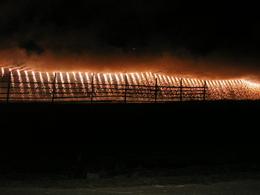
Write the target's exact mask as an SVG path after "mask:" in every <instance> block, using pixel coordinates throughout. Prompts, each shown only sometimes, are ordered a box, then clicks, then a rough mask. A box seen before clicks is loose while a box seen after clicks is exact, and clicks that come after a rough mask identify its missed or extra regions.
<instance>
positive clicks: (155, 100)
mask: <svg viewBox="0 0 260 195" xmlns="http://www.w3.org/2000/svg"><path fill="white" fill-rule="evenodd" d="M157 95H158V79H157V78H155V91H154V103H156V102H157Z"/></svg>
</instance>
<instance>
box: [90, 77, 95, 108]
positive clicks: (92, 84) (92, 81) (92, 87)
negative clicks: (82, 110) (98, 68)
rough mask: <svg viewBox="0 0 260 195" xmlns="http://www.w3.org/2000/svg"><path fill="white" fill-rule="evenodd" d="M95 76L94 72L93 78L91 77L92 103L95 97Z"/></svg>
mask: <svg viewBox="0 0 260 195" xmlns="http://www.w3.org/2000/svg"><path fill="white" fill-rule="evenodd" d="M94 77H95V74H94V73H93V74H92V78H91V97H90V98H91V99H90V102H91V104H92V103H93V97H94Z"/></svg>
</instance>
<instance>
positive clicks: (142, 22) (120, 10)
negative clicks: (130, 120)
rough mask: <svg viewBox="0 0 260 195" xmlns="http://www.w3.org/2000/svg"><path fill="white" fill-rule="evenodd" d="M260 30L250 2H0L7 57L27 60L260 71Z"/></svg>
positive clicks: (2, 50)
mask: <svg viewBox="0 0 260 195" xmlns="http://www.w3.org/2000/svg"><path fill="white" fill-rule="evenodd" d="M259 34H260V23H259V19H258V6H256V5H255V4H253V3H249V2H244V3H239V2H233V3H232V2H229V3H227V2H221V1H216V2H212V1H209V2H207V3H205V2H203V3H202V2H201V3H200V2H197V1H194V2H188V1H166V0H165V1H163V0H160V1H159V0H154V1H140V0H129V1H119V0H95V1H76V0H75V1H70V2H67V1H63V0H44V1H39V0H37V1H36V0H20V1H18V0H17V1H15V0H13V1H12V0H3V1H1V2H0V42H1V44H0V56H1V57H2V59H1V63H2V64H8V63H9V64H11V62H12V63H17V64H26V63H27V61H28V63H29V61H30V60H31V59H32V58H33V62H35V64H40V65H39V66H41V67H44V66H45V64H46V66H48V65H49V64H51V66H54V68H57V67H59V68H62V66H63V65H62V64H64V67H66V66H67V65H66V63H68V62H69V64H70V67H73V65H72V64H73V62H74V61H75V66H77V64H80V66H85V67H88V66H89V65H90V64H91V62H92V65H94V66H95V65H96V64H98V65H96V66H101V67H105V68H108V67H109V66H113V65H112V64H113V63H114V64H121V66H123V65H125V66H127V67H129V66H131V64H137V65H136V66H135V65H133V67H134V68H136V67H138V66H142V65H143V64H146V66H145V67H146V68H147V67H149V66H158V67H157V69H158V70H160V69H162V70H164V69H167V68H164V65H162V64H163V63H168V64H167V67H171V66H175V69H174V70H175V71H179V73H180V72H182V71H184V72H185V71H186V70H188V71H195V72H197V73H201V75H207V74H208V73H209V72H211V73H212V72H213V73H214V71H215V72H216V73H217V72H221V73H223V72H226V71H225V70H228V71H229V72H231V75H230V76H239V75H245V76H248V75H250V76H254V77H259V72H260V71H259V69H260V68H259V57H258V56H259V54H260V47H259V45H260V37H259ZM21 53H22V54H21ZM6 54H9V55H6ZM50 56H51V57H50ZM70 56H72V57H71V59H69V58H70ZM93 56H94V57H93ZM111 56H112V57H111ZM165 56H167V57H165ZM169 56H170V57H169ZM93 58H94V59H95V60H93ZM118 58H120V60H119V61H118V60H115V59H118ZM165 58H166V60H165ZM172 58H174V60H173V59H172ZM176 58H178V60H177V61H178V62H179V63H176V64H175V62H176ZM46 59H48V60H46ZM89 59H92V60H89ZM111 59H113V60H111ZM133 59H134V60H133ZM148 59H149V60H148ZM158 59H159V60H158ZM160 59H164V60H162V61H160ZM179 59H181V60H179ZM187 59H188V61H187ZM88 60H89V61H88ZM185 60H186V61H185ZM39 61H41V63H39ZM51 61H52V62H53V63H51ZM97 61H101V62H99V63H97ZM115 61H116V62H115ZM151 61H153V62H154V64H156V63H157V62H158V63H157V64H158V65H154V64H152V63H151ZM180 61H182V63H180ZM59 62H60V63H59ZM84 62H86V63H85V64H84ZM105 62H107V64H106V63H105ZM137 62H138V63H137ZM55 63H56V64H57V67H55V65H54V64H55ZM47 64H48V65H47ZM100 64H101V65H100ZM183 64H186V66H185V65H183ZM187 64H188V65H187ZM106 66H108V67H106ZM176 66H184V67H185V68H180V67H177V68H176ZM187 67H188V68H187ZM148 69H149V68H148ZM168 70H170V69H169V68H168ZM232 72H233V73H232Z"/></svg>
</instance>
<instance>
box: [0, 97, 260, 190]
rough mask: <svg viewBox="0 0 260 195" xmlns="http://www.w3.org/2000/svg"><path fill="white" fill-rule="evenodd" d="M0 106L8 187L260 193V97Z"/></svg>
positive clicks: (2, 168) (1, 164)
mask: <svg viewBox="0 0 260 195" xmlns="http://www.w3.org/2000/svg"><path fill="white" fill-rule="evenodd" d="M0 107H1V108H0V128H1V148H0V154H1V155H0V160H1V161H0V173H1V176H0V188H1V189H0V191H2V192H5V193H6V194H17V193H18V192H17V190H18V191H19V190H25V191H23V193H25V194H35V190H36V191H38V192H39V194H44V193H49V194H75V192H77V194H86V193H87V194H104V190H105V191H106V194H107V193H108V194H109V193H110V194H115V193H116V194H120V192H122V193H126V192H129V193H132V194H152V193H151V192H154V194H161V193H163V192H165V194H167V193H168V194H173V193H174V192H176V193H177V194H185V193H186V194H187V193H188V194H210V193H209V192H210V191H216V190H217V189H220V190H224V191H220V192H223V193H224V192H225V191H226V192H233V191H234V193H235V192H236V191H237V192H240V194H254V193H255V194H259V193H260V189H259V188H258V186H259V178H260V177H259V175H260V156H259V150H260V143H259V141H258V140H259V139H258V134H257V132H258V131H259V129H260V128H259V119H260V117H259V113H260V112H259V111H260V102H259V101H248V102H247V101H242V102H225V101H222V102H178V103H172V104H126V105H125V104H92V105H90V104H8V105H6V104H1V105H0ZM21 181H23V182H21ZM125 186H128V187H125ZM46 187H47V188H48V189H46ZM49 187H50V188H51V189H49ZM23 188H26V189H23ZM64 188H69V189H70V190H69V191H66V193H65V192H64V191H63V190H64ZM75 188H77V189H79V188H81V189H80V190H77V191H73V189H74V190H75ZM82 188H83V189H82ZM86 188H87V189H86ZM243 189H244V191H243ZM15 190H16V191H15ZM26 190H27V191H26ZM46 190H47V191H46ZM71 190H72V191H71ZM96 190H97V191H96ZM98 190H100V191H98ZM102 190H103V191H102ZM113 190H116V191H114V192H113ZM158 190H159V191H158ZM247 190H251V191H247ZM157 192H158V193H157ZM244 192H245V193H244ZM246 192H248V193H246ZM249 192H250V193H249ZM227 194H230V193H227ZM235 194H239V193H235Z"/></svg>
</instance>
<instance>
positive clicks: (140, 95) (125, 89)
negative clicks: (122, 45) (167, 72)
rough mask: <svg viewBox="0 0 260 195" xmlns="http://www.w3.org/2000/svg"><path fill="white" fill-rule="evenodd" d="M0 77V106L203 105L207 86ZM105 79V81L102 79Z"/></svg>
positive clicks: (92, 77) (152, 80) (8, 73)
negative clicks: (95, 104) (181, 103)
mask: <svg viewBox="0 0 260 195" xmlns="http://www.w3.org/2000/svg"><path fill="white" fill-rule="evenodd" d="M3 72H4V73H3V74H2V75H1V77H0V101H1V102H7V103H9V102H86V103H94V102H111V103H113V102H114V103H120V102H121V103H145V102H146V103H163V102H172V101H205V100H207V99H208V86H207V83H206V82H200V83H199V84H198V85H196V86H189V85H187V84H186V83H185V81H184V80H183V79H181V78H180V79H179V80H178V82H177V81H176V83H171V85H166V84H167V83H162V82H161V80H160V78H159V77H157V76H156V75H155V76H154V77H149V79H147V78H148V76H143V78H142V82H141V81H138V80H134V79H133V78H135V77H129V75H128V74H123V73H122V74H120V78H116V77H117V75H104V74H98V73H91V74H85V75H83V74H79V73H78V74H76V73H70V75H68V73H44V74H42V73H40V72H36V73H35V72H32V71H28V72H27V71H20V70H15V71H13V70H4V71H3ZM106 76H107V77H106Z"/></svg>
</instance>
